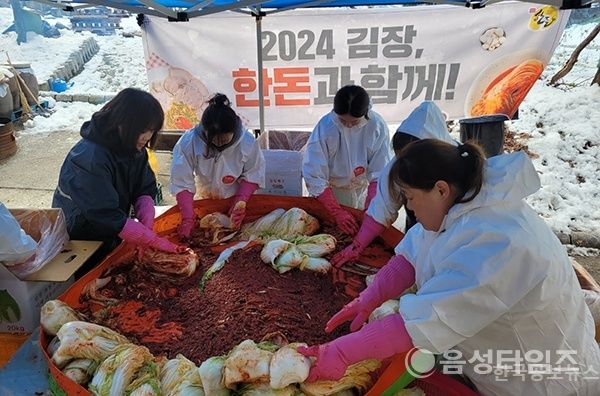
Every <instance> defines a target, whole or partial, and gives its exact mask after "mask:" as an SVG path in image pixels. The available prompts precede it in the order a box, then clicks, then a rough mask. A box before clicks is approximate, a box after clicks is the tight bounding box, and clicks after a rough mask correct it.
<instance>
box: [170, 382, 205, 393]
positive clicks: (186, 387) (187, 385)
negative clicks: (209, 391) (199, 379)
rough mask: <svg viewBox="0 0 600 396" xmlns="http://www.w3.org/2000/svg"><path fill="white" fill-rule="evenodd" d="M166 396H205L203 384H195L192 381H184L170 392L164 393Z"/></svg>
mask: <svg viewBox="0 0 600 396" xmlns="http://www.w3.org/2000/svg"><path fill="white" fill-rule="evenodd" d="M163 395H164V396H204V395H205V393H204V388H203V387H202V384H193V383H191V382H190V381H187V380H186V381H183V382H181V383H179V384H177V386H176V387H175V388H174V389H173V390H172V391H171V392H169V393H163Z"/></svg>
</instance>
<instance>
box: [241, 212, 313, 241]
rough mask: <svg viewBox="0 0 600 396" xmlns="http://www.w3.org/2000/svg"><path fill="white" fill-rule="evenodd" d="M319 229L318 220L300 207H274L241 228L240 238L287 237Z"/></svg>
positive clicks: (309, 233)
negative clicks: (284, 208) (287, 208)
mask: <svg viewBox="0 0 600 396" xmlns="http://www.w3.org/2000/svg"><path fill="white" fill-rule="evenodd" d="M318 229H319V221H318V220H317V219H316V218H315V217H313V216H311V215H309V214H308V213H306V211H304V210H303V209H300V208H291V209H289V210H287V211H285V210H283V209H275V210H274V211H272V212H271V213H269V214H267V215H265V216H263V217H261V218H260V219H258V220H256V221H255V222H253V223H250V224H247V225H245V226H244V227H243V228H242V233H241V238H242V239H251V238H259V239H261V240H263V241H264V240H269V239H278V238H279V239H287V238H293V237H295V236H298V235H312V234H314V233H315V232H317V230H318Z"/></svg>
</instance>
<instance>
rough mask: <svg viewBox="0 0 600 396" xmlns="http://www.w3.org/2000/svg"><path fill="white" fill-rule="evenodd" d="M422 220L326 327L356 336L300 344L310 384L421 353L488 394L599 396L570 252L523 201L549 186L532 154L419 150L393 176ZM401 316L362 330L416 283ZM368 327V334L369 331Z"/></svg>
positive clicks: (596, 354)
mask: <svg viewBox="0 0 600 396" xmlns="http://www.w3.org/2000/svg"><path fill="white" fill-rule="evenodd" d="M390 186H391V188H392V189H393V190H394V192H395V193H397V194H402V195H404V197H405V199H406V203H407V206H408V208H409V209H411V210H413V211H414V212H415V215H416V217H417V219H418V222H419V224H417V225H416V226H414V227H412V228H411V229H410V230H409V232H408V233H407V234H406V236H405V237H404V239H403V240H402V241H401V242H400V243H399V244H398V246H397V247H396V256H394V257H393V258H392V259H390V261H389V262H388V263H387V264H386V265H385V266H384V267H383V268H382V269H381V270H380V271H379V272H378V274H377V275H376V277H375V280H374V282H373V283H372V284H371V285H370V286H369V287H367V289H365V290H364V291H363V292H362V293H361V294H360V296H359V297H358V298H356V299H355V300H354V301H352V302H351V303H350V304H348V305H347V306H345V307H344V308H343V309H342V310H341V311H340V312H339V313H338V314H336V315H335V316H334V317H333V318H332V319H331V320H330V321H329V322H328V324H327V327H326V331H332V330H333V329H334V328H336V327H337V326H339V325H340V324H341V323H343V322H345V321H347V320H352V324H351V326H350V330H351V331H353V333H350V334H348V335H346V336H343V337H340V338H337V339H336V340H334V341H331V342H329V343H327V344H324V345H317V346H311V347H306V348H300V349H299V351H300V352H301V353H303V354H305V355H306V356H313V357H316V361H315V363H314V365H313V367H312V368H311V373H310V375H309V378H308V380H309V381H311V380H316V379H337V378H340V377H341V376H342V375H343V374H344V370H345V368H346V367H347V366H348V365H350V364H353V363H356V362H358V361H361V360H364V359H368V358H376V359H384V358H386V357H390V356H392V355H394V354H396V353H400V352H404V351H407V350H410V349H411V348H413V347H417V348H422V349H426V350H428V351H431V352H433V353H436V354H440V353H444V352H447V351H450V350H452V351H453V352H452V354H453V355H454V356H459V357H460V360H461V362H460V363H459V362H458V361H454V362H453V363H451V364H452V365H453V366H454V365H460V367H462V371H463V373H464V374H465V375H466V376H467V377H468V378H469V379H470V380H471V381H472V382H473V384H474V385H475V386H476V388H477V391H478V392H480V393H481V394H482V395H506V396H509V395H511V396H512V395H527V396H537V395H539V396H542V395H543V396H567V395H598V394H599V393H598V392H599V391H600V380H599V379H598V377H599V376H600V374H599V372H600V350H599V348H598V344H597V343H596V342H595V340H594V323H593V319H592V316H591V313H590V311H589V309H588V307H587V306H586V304H585V302H584V297H583V293H582V291H581V288H580V287H579V284H578V282H577V278H576V276H575V272H574V271H573V269H572V267H571V263H570V261H569V257H568V256H567V253H566V251H565V248H564V247H563V246H562V245H561V243H560V241H559V240H558V238H557V237H556V236H555V235H554V234H553V232H552V230H551V229H550V228H549V227H548V226H547V225H546V223H545V222H544V221H543V220H542V219H541V218H540V217H539V216H538V215H537V214H536V213H535V212H534V211H533V209H531V207H529V205H528V204H527V203H526V202H525V200H524V199H525V197H527V196H528V195H530V194H533V193H534V192H536V191H537V190H538V189H539V188H540V181H539V178H538V175H537V173H536V171H535V169H534V167H533V164H532V163H531V161H530V159H529V158H528V157H527V155H526V154H525V153H524V152H515V153H512V154H504V155H499V156H495V157H492V158H489V159H488V160H485V159H484V155H483V151H482V150H481V148H480V147H479V146H477V145H475V144H471V143H465V144H462V145H459V146H453V145H451V144H448V143H445V142H441V141H439V140H432V139H426V140H420V141H417V142H413V143H411V144H409V145H408V146H407V147H406V148H405V149H404V150H403V151H402V152H401V153H400V155H399V156H398V157H397V159H396V160H395V162H394V165H393V166H392V168H391V170H390ZM415 282H416V284H417V286H418V291H417V292H416V293H415V294H410V293H409V294H405V295H403V296H402V297H401V298H400V303H399V305H400V307H399V308H400V312H399V313H398V314H394V315H390V316H387V317H385V318H383V319H380V320H376V321H374V322H371V323H369V324H367V325H365V326H362V324H363V323H364V322H365V320H366V319H367V318H368V317H369V314H370V313H371V312H372V311H373V310H374V309H375V308H377V307H378V306H379V305H381V303H383V302H384V301H386V300H389V299H392V298H396V297H397V296H398V295H400V294H401V293H402V292H403V291H404V290H406V289H407V288H408V287H410V286H411V285H412V284H413V283H415ZM361 326H362V327H361Z"/></svg>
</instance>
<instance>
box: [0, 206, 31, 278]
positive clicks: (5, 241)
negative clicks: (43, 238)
mask: <svg viewBox="0 0 600 396" xmlns="http://www.w3.org/2000/svg"><path fill="white" fill-rule="evenodd" d="M0 230H2V232H0V262H2V263H3V264H5V265H7V266H10V265H14V264H17V263H21V262H23V261H25V260H27V259H28V258H30V257H31V256H32V255H33V254H34V253H35V249H36V248H37V242H36V241H34V240H33V238H31V237H30V236H29V235H27V234H26V233H25V231H23V230H22V229H21V226H20V225H19V223H18V222H17V220H16V219H15V218H14V217H13V215H12V214H11V213H10V212H9V211H8V209H7V208H6V206H4V204H3V203H0Z"/></svg>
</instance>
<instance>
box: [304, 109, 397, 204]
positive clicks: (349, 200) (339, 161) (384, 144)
mask: <svg viewBox="0 0 600 396" xmlns="http://www.w3.org/2000/svg"><path fill="white" fill-rule="evenodd" d="M368 115H369V119H368V120H366V119H365V120H363V121H362V122H361V123H360V124H359V125H357V126H354V127H352V128H347V127H345V126H344V125H342V123H341V122H340V121H339V119H338V116H337V114H335V113H334V112H333V111H332V112H330V113H328V114H327V115H325V116H323V117H322V118H321V119H320V120H319V122H318V123H317V126H316V127H315V129H314V130H313V132H312V133H311V135H310V137H309V139H308V142H307V143H306V150H305V152H304V158H303V161H302V176H303V177H304V181H305V182H306V188H307V189H308V192H309V193H310V195H311V196H314V197H317V196H319V195H321V193H322V192H323V191H324V190H325V188H327V187H331V189H332V190H333V193H334V195H335V197H336V199H337V201H338V202H339V203H340V204H341V205H346V206H350V207H353V208H359V209H362V208H363V205H364V200H365V197H366V191H367V187H368V185H369V183H371V182H372V181H376V180H377V178H378V177H379V172H380V171H381V169H383V167H384V166H385V164H387V163H388V162H389V160H390V159H391V158H392V151H391V148H390V136H389V130H388V127H387V125H386V123H385V121H384V120H383V118H381V116H380V115H379V114H377V113H375V112H374V111H369V114H368Z"/></svg>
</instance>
